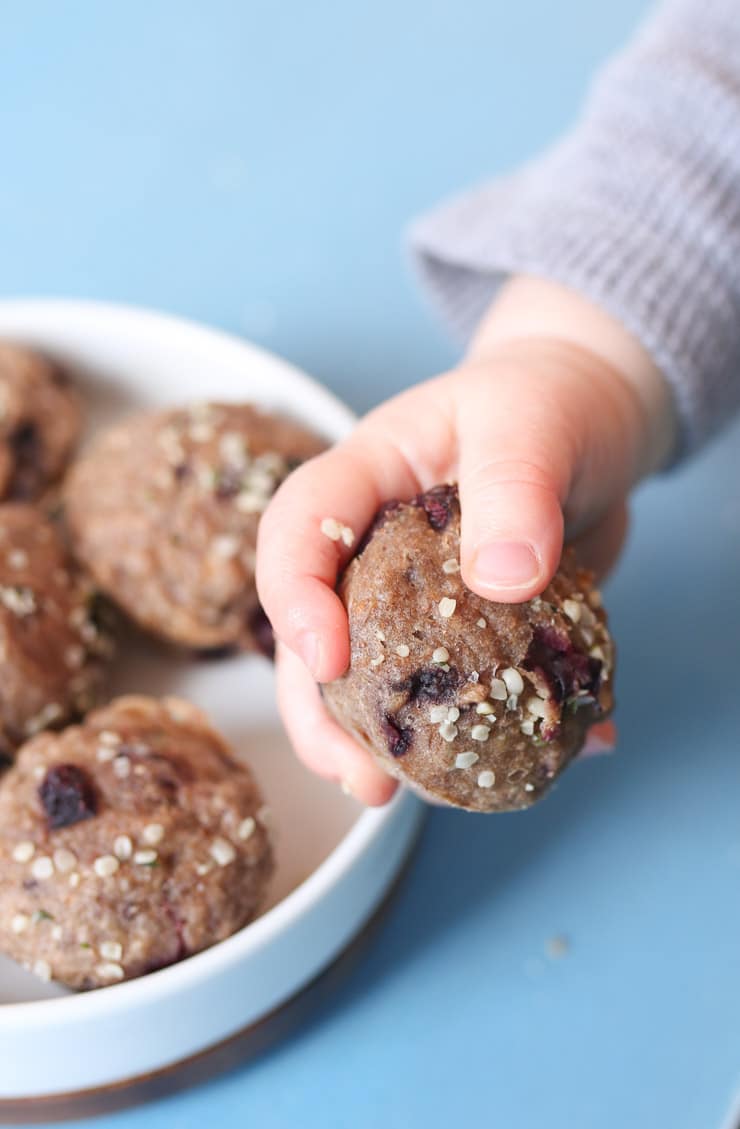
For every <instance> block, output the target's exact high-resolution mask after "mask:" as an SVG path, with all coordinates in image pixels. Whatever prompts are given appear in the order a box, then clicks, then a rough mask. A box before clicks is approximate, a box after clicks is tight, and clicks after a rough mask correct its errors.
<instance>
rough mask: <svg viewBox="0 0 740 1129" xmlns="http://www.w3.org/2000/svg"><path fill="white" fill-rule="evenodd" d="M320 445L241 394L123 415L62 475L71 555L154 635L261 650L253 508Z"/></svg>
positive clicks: (197, 643) (259, 510) (255, 511)
mask: <svg viewBox="0 0 740 1129" xmlns="http://www.w3.org/2000/svg"><path fill="white" fill-rule="evenodd" d="M323 446H324V445H323V443H322V442H321V441H320V440H319V439H317V438H316V436H314V435H311V434H310V433H309V432H307V431H306V430H305V429H304V428H302V427H300V426H299V425H297V424H294V423H292V422H291V421H290V420H287V419H283V418H282V417H279V416H276V415H270V414H267V413H264V412H260V411H258V410H257V409H256V408H253V407H251V406H249V405H247V404H200V405H195V406H193V407H192V408H176V409H171V410H167V411H156V412H147V413H143V414H140V415H137V416H134V417H132V418H131V419H128V420H126V421H125V422H124V423H122V424H120V425H118V426H116V427H114V428H112V429H111V430H109V431H106V432H104V433H103V434H101V435H100V436H99V438H98V439H97V440H96V441H95V442H94V443H93V445H92V447H91V448H90V449H89V451H88V452H87V453H86V454H85V455H84V456H83V458H81V459H80V460H79V461H78V462H77V463H76V464H75V466H74V467H73V468H72V470H71V472H70V474H69V476H68V478H67V482H66V485H65V493H64V498H65V509H66V516H67V520H68V524H69V527H70V530H71V535H72V540H73V543H74V546H75V550H76V552H77V555H78V556H79V557H80V558H81V559H82V560H83V561H84V562H85V564H86V565H87V567H88V568H89V569H90V571H91V572H92V574H93V576H94V577H95V579H96V580H97V582H98V583H99V585H100V586H101V588H102V589H103V590H104V591H105V592H106V593H107V594H108V595H110V596H111V598H112V599H114V600H115V601H116V602H117V603H118V604H119V605H120V606H121V607H122V608H123V609H124V610H125V611H126V612H127V613H128V614H129V615H130V616H132V618H133V619H135V620H136V621H137V622H138V623H139V624H140V625H141V626H142V627H144V628H145V629H147V630H149V631H152V632H153V633H155V634H156V635H159V636H161V637H162V638H164V639H167V640H170V641H171V642H174V643H179V644H181V645H184V646H186V647H192V648H195V649H205V650H208V649H217V648H222V647H229V646H233V647H256V648H257V649H267V647H268V645H269V639H268V640H267V641H266V642H262V638H263V636H262V634H261V633H262V631H263V628H264V619H263V617H261V615H260V611H261V609H260V608H259V604H258V602H257V594H256V590H255V585H254V563H255V548H256V540H257V526H258V523H259V518H260V515H261V513H262V510H263V509H264V508H265V506H266V505H267V503H268V501H269V499H270V497H271V496H272V494H273V493H274V491H275V489H276V488H277V486H278V485H279V484H280V482H282V480H283V479H284V478H285V477H286V475H287V474H289V472H290V471H291V470H292V469H293V468H294V467H295V466H296V465H298V463H300V462H303V461H304V460H306V459H308V458H310V457H311V456H312V455H315V454H317V453H318V452H319V451H320V450H322V448H323Z"/></svg>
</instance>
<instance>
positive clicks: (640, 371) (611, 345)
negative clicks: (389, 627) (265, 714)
mask: <svg viewBox="0 0 740 1129" xmlns="http://www.w3.org/2000/svg"><path fill="white" fill-rule="evenodd" d="M674 431H675V425H674V417H673V409H672V403H671V398H670V393H669V391H668V389H667V387H666V385H665V382H664V380H663V378H662V376H661V375H660V373H659V372H658V371H657V369H656V368H655V366H654V365H653V363H652V361H651V360H650V358H649V357H648V355H647V354H646V353H645V352H644V350H643V349H642V347H641V346H640V345H639V344H638V343H637V342H636V341H635V340H634V339H633V338H631V337H630V336H629V335H628V334H627V333H626V331H625V330H624V329H623V328H622V327H621V326H620V325H619V324H618V323H617V322H615V321H613V320H612V319H611V318H610V317H608V316H607V315H606V314H605V313H603V312H602V311H601V310H599V309H597V308H596V307H594V306H592V305H590V303H588V302H586V301H585V300H584V299H582V298H580V297H579V296H577V295H575V294H573V293H572V292H570V291H566V290H564V289H563V288H560V287H558V286H555V285H554V284H550V283H546V282H540V281H537V280H534V279H517V280H514V281H513V282H511V283H510V284H509V285H508V286H507V287H506V289H505V290H504V291H503V293H502V295H501V296H500V298H499V299H498V300H497V302H496V303H495V305H494V306H493V308H492V310H491V312H490V313H489V315H488V317H487V319H486V320H485V321H484V323H483V324H482V326H481V328H480V330H479V332H478V335H477V337H476V339H475V341H474V342H473V345H472V347H471V349H470V351H469V354H468V356H467V358H466V359H465V361H464V363H463V364H462V365H461V366H460V367H459V368H457V369H454V370H452V371H451V372H448V373H445V374H444V375H442V376H439V377H436V378H435V379H433V380H430V381H427V382H426V383H424V384H421V385H418V386H416V387H414V388H411V389H409V390H408V391H406V392H404V393H402V394H401V395H400V396H397V397H395V398H394V399H393V400H390V401H389V402H387V403H385V404H383V405H382V406H381V407H379V408H377V409H376V410H375V411H373V412H371V413H370V414H369V415H368V416H367V417H366V418H365V419H364V420H362V422H361V423H360V424H359V425H358V426H357V428H356V429H355V431H354V432H353V433H352V435H351V436H350V437H349V438H348V439H346V440H345V441H344V442H342V443H340V444H339V445H338V446H336V447H334V448H333V449H332V450H330V451H327V452H326V453H325V454H323V455H320V456H319V457H318V458H315V459H313V460H312V461H311V462H309V463H307V464H305V465H304V466H303V467H301V468H300V469H298V470H297V471H296V472H295V473H294V474H292V475H291V476H290V478H289V479H288V480H287V481H286V482H285V483H284V485H283V486H282V487H281V488H280V490H279V491H278V492H277V494H276V495H275V497H274V499H273V501H272V502H271V504H270V506H269V508H268V509H267V511H266V513H265V514H264V516H263V518H262V521H261V524H260V531H259V541H258V562H257V584H258V590H259V595H260V600H261V602H262V605H263V607H264V608H265V611H266V613H267V615H268V617H269V619H270V620H271V622H272V624H273V627H274V630H275V634H276V636H277V638H278V640H279V645H278V671H277V673H278V700H279V705H280V709H281V713H282V716H283V720H284V723H285V725H286V728H287V729H288V732H289V734H290V736H291V739H292V741H293V744H294V746H295V748H296V751H297V753H298V755H299V756H300V757H301V759H302V760H303V761H304V762H305V763H306V764H307V765H309V767H311V768H312V769H314V770H315V771H317V772H319V773H320V774H321V775H323V776H326V777H329V778H332V779H336V780H340V781H342V782H344V783H345V785H346V786H347V787H348V788H349V789H350V790H351V791H352V793H353V794H354V795H356V796H357V797H358V798H359V799H362V800H364V801H365V802H366V803H369V804H379V803H384V802H385V801H386V800H387V799H388V798H389V797H390V796H391V795H392V793H393V791H394V789H395V782H393V781H392V780H390V779H389V778H388V777H387V776H386V775H385V774H384V773H383V771H382V770H381V769H380V768H379V767H378V766H377V765H376V764H375V762H374V761H373V760H372V758H371V757H370V756H369V755H368V754H367V753H366V752H365V751H364V750H362V749H361V748H360V747H359V746H358V745H357V744H356V743H355V742H354V741H353V740H352V739H351V738H350V737H349V736H348V735H347V734H346V733H345V732H344V731H343V730H342V729H340V728H339V726H338V725H337V724H336V723H335V722H334V721H333V720H331V719H330V718H329V716H328V715H327V713H326V712H325V710H324V708H323V706H322V703H321V697H320V694H319V691H318V688H317V686H316V682H317V681H318V682H327V681H331V680H332V679H334V678H337V677H339V676H340V675H341V674H342V673H343V672H344V671H345V670H346V668H347V665H348V663H349V635H348V626H347V616H346V613H345V610H344V607H343V605H342V603H341V601H340V599H339V597H338V596H337V595H336V593H335V591H334V587H335V583H336V579H337V575H338V572H339V571H340V570H341V569H342V567H343V566H344V565H345V564H346V562H347V560H348V559H349V557H350V556H351V552H352V550H351V548H350V547H349V546H348V545H346V544H345V543H344V542H343V541H342V540H341V539H340V540H332V539H330V538H329V537H327V536H326V535H325V534H324V533H322V531H321V526H322V522H324V520H325V519H326V518H334V519H336V521H338V522H339V523H340V524H341V525H342V526H347V527H349V529H351V530H352V531H353V533H354V535H355V538H356V539H359V538H360V537H361V536H362V533H363V531H364V530H365V529H366V528H367V526H368V525H369V524H370V521H371V520H372V518H373V515H374V514H375V512H376V510H377V509H378V507H379V506H380V505H382V503H383V502H385V501H388V500H389V499H394V498H401V499H408V498H411V497H412V496H413V495H415V494H417V493H419V492H421V491H423V490H427V489H429V488H430V487H431V486H434V485H436V484H437V483H440V482H444V481H450V480H455V481H457V482H458V483H459V489H460V503H461V511H462V530H461V562H460V563H461V570H462V578H463V580H464V581H465V583H466V584H467V585H468V586H469V587H470V588H472V589H473V590H474V591H475V592H477V593H479V594H480V595H481V596H484V597H487V598H488V599H492V600H498V601H504V602H506V601H511V602H518V601H522V600H529V599H531V598H533V597H534V596H536V595H538V594H539V593H540V592H541V591H542V590H543V589H544V588H545V587H546V585H547V584H548V582H549V581H550V579H551V578H552V576H553V573H554V572H555V570H556V568H557V566H558V562H559V560H560V555H561V552H562V547H563V537H564V533H565V535H567V538H568V540H569V541H570V542H571V543H573V544H575V545H576V547H577V549H578V551H579V556H580V559H581V560H582V561H583V563H584V564H586V565H589V566H590V567H591V568H593V569H595V571H596V572H597V573H598V574H603V573H604V572H605V571H606V570H607V569H608V568H609V567H610V566H611V564H612V563H613V562H614V560H615V558H616V556H617V555H618V553H619V550H620V547H621V545H622V541H623V539H624V535H625V530H626V522H627V509H626V498H627V494H628V491H629V489H630V487H631V486H632V485H633V484H634V483H635V482H636V481H637V480H638V479H639V478H640V477H642V476H643V475H645V474H647V473H649V472H651V471H653V470H655V469H656V468H657V467H659V466H660V465H662V464H663V463H664V462H665V461H666V459H667V457H668V455H669V453H670V450H671V448H672V446H673V442H674Z"/></svg>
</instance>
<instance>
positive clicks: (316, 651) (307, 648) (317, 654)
mask: <svg viewBox="0 0 740 1129" xmlns="http://www.w3.org/2000/svg"><path fill="white" fill-rule="evenodd" d="M298 651H299V654H300V656H301V658H302V659H303V661H304V663H305V664H306V666H307V667H308V669H309V670H310V671H311V674H312V675H313V676H314V678H317V677H318V670H319V666H320V664H321V643H320V641H319V637H318V635H315V634H314V633H313V631H306V632H304V634H303V635H301V637H300V639H299V641H298Z"/></svg>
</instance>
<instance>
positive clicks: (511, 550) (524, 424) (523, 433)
mask: <svg viewBox="0 0 740 1129" xmlns="http://www.w3.org/2000/svg"><path fill="white" fill-rule="evenodd" d="M545 360H546V362H547V363H546V364H543V363H532V364H526V363H525V364H522V363H521V361H520V360H519V361H518V362H517V363H512V362H511V361H510V360H509V361H503V362H502V361H500V360H499V361H496V362H495V363H494V364H491V363H489V364H488V365H486V366H485V368H483V369H479V370H475V372H474V374H473V382H474V384H475V385H476V386H477V387H476V388H475V389H474V390H472V389H468V390H466V391H465V393H464V394H463V395H462V396H461V397H460V400H459V408H458V421H457V423H458V441H459V467H458V470H459V487H460V505H461V509H462V530H461V566H462V574H463V579H464V580H465V583H466V584H467V585H468V586H469V587H470V588H472V589H473V590H474V591H475V592H478V594H479V595H481V596H484V597H486V598H487V599H492V600H499V601H502V602H509V603H516V602H519V601H522V600H529V599H532V598H533V597H534V596H536V595H538V594H539V593H540V592H541V591H542V590H543V588H544V587H545V586H546V585H547V584H548V583H549V581H550V580H551V579H552V576H553V574H554V572H555V570H556V569H557V567H558V563H559V561H560V557H561V554H562V548H563V535H564V528H565V525H566V521H565V518H564V514H565V515H567V524H568V532H569V533H575V532H579V531H580V530H582V529H583V528H588V526H589V525H590V524H592V523H593V522H595V521H596V520H597V519H598V518H599V517H600V516H601V515H602V514H603V513H604V511H605V510H607V509H608V508H610V507H611V506H612V505H613V504H614V502H615V501H616V500H617V499H618V498H621V497H622V496H623V495H624V492H625V490H626V488H627V486H628V485H629V482H630V480H631V478H632V477H633V462H634V450H633V449H634V446H635V443H634V440H633V441H630V436H633V435H634V433H635V419H634V412H636V411H637V410H638V409H637V407H636V406H635V405H634V403H633V396H632V393H631V390H630V389H629V388H628V386H627V385H626V384H624V383H623V382H622V381H621V380H620V379H619V377H617V376H616V375H614V374H612V373H611V372H610V371H608V372H606V371H605V372H604V373H602V374H598V373H597V374H594V373H588V374H586V373H584V372H583V371H582V367H581V368H579V366H578V365H576V366H575V367H573V368H571V367H570V366H566V365H563V364H562V363H561V361H560V358H559V357H558V358H557V360H556V361H555V362H553V361H552V358H549V357H548V356H547V353H546V352H545ZM540 361H542V358H540ZM548 366H549V367H548ZM607 381H608V382H609V383H608V384H605V382H607Z"/></svg>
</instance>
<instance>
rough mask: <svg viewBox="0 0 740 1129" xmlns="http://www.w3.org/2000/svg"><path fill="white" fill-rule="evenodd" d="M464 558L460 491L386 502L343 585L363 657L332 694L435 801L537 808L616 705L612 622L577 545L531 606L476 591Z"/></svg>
mask: <svg viewBox="0 0 740 1129" xmlns="http://www.w3.org/2000/svg"><path fill="white" fill-rule="evenodd" d="M459 557H460V506H459V502H458V496H457V488H456V487H455V486H438V487H435V488H434V489H433V490H430V491H428V492H427V493H426V494H421V495H420V496H419V497H418V498H416V499H415V500H414V501H413V502H410V503H407V504H406V503H391V504H389V505H386V506H385V507H383V509H382V510H381V511H380V513H379V514H378V516H377V518H376V521H375V524H374V526H373V527H372V528H371V530H370V533H369V535H368V538H367V539H366V541H365V543H364V547H361V549H360V551H359V553H358V555H357V556H356V557H355V558H354V559H353V560H352V561H351V562H350V564H349V565H348V567H347V569H346V571H345V573H344V576H343V578H342V580H341V582H340V587H339V592H340V595H341V596H342V599H343V600H344V602H345V605H346V607H347V612H348V615H349V628H350V640H351V647H352V651H351V654H352V658H351V665H350V668H349V671H348V672H347V674H346V675H344V677H342V678H340V679H338V680H337V681H336V682H333V683H331V684H330V685H328V686H325V687H324V688H323V690H324V699H325V701H326V704H327V706H328V708H329V710H330V712H331V713H332V714H333V715H334V717H335V718H336V719H337V721H339V723H340V724H341V725H342V726H344V728H345V729H347V730H348V731H349V732H350V733H351V734H352V736H353V737H355V738H356V739H357V741H359V743H360V744H361V745H363V746H364V747H365V748H366V749H369V750H370V752H372V753H374V754H375V756H376V757H377V758H378V760H379V761H380V763H381V764H382V765H383V767H384V768H385V769H386V770H387V771H388V772H390V773H391V774H392V775H393V776H396V777H398V778H399V779H401V780H404V781H406V782H407V783H409V784H411V785H412V786H413V787H414V788H415V789H416V790H417V791H419V792H421V793H422V794H423V795H425V796H426V797H427V798H430V799H434V800H438V801H442V802H445V803H448V804H453V805H455V806H456V807H461V808H467V809H468V810H470V811H508V810H512V809H516V808H524V807H528V806H529V805H530V804H532V803H534V801H535V800H537V799H539V798H540V796H542V795H543V793H544V792H545V791H546V790H547V789H548V788H549V786H550V784H551V783H552V781H553V780H554V779H555V777H556V776H557V775H558V773H560V772H561V771H562V770H563V768H565V766H566V765H567V763H568V761H570V760H571V759H572V758H573V757H574V756H575V755H576V754H577V753H578V752H579V751H580V749H581V748H582V746H583V743H584V740H585V736H586V732H587V730H588V728H589V727H590V726H591V725H592V724H593V723H594V722H595V721H601V720H603V719H604V718H605V717H606V715H607V714H608V713H609V711H610V710H611V708H612V704H613V702H612V691H611V682H612V673H613V657H614V649H613V645H612V641H611V639H610V637H609V633H608V630H607V625H606V616H605V614H604V611H603V609H602V607H601V601H600V599H599V594H598V592H597V591H596V590H595V589H594V588H593V587H592V586H591V579H592V578H591V575H590V573H588V572H586V571H585V570H583V569H581V568H578V567H577V566H576V563H575V559H574V556H573V553H572V551H571V550H566V552H565V554H564V556H563V560H562V562H561V564H560V568H559V569H558V572H557V574H556V576H555V578H554V579H553V581H552V583H551V584H550V585H549V586H548V587H547V589H546V590H545V591H544V592H543V593H542V596H540V597H538V598H537V599H534V600H530V601H529V602H527V603H525V604H498V603H492V602H491V601H489V600H485V599H483V598H482V597H480V596H477V595H476V594H475V593H474V592H471V591H470V589H469V588H466V586H465V585H464V584H463V581H462V578H461V576H460V565H459Z"/></svg>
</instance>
